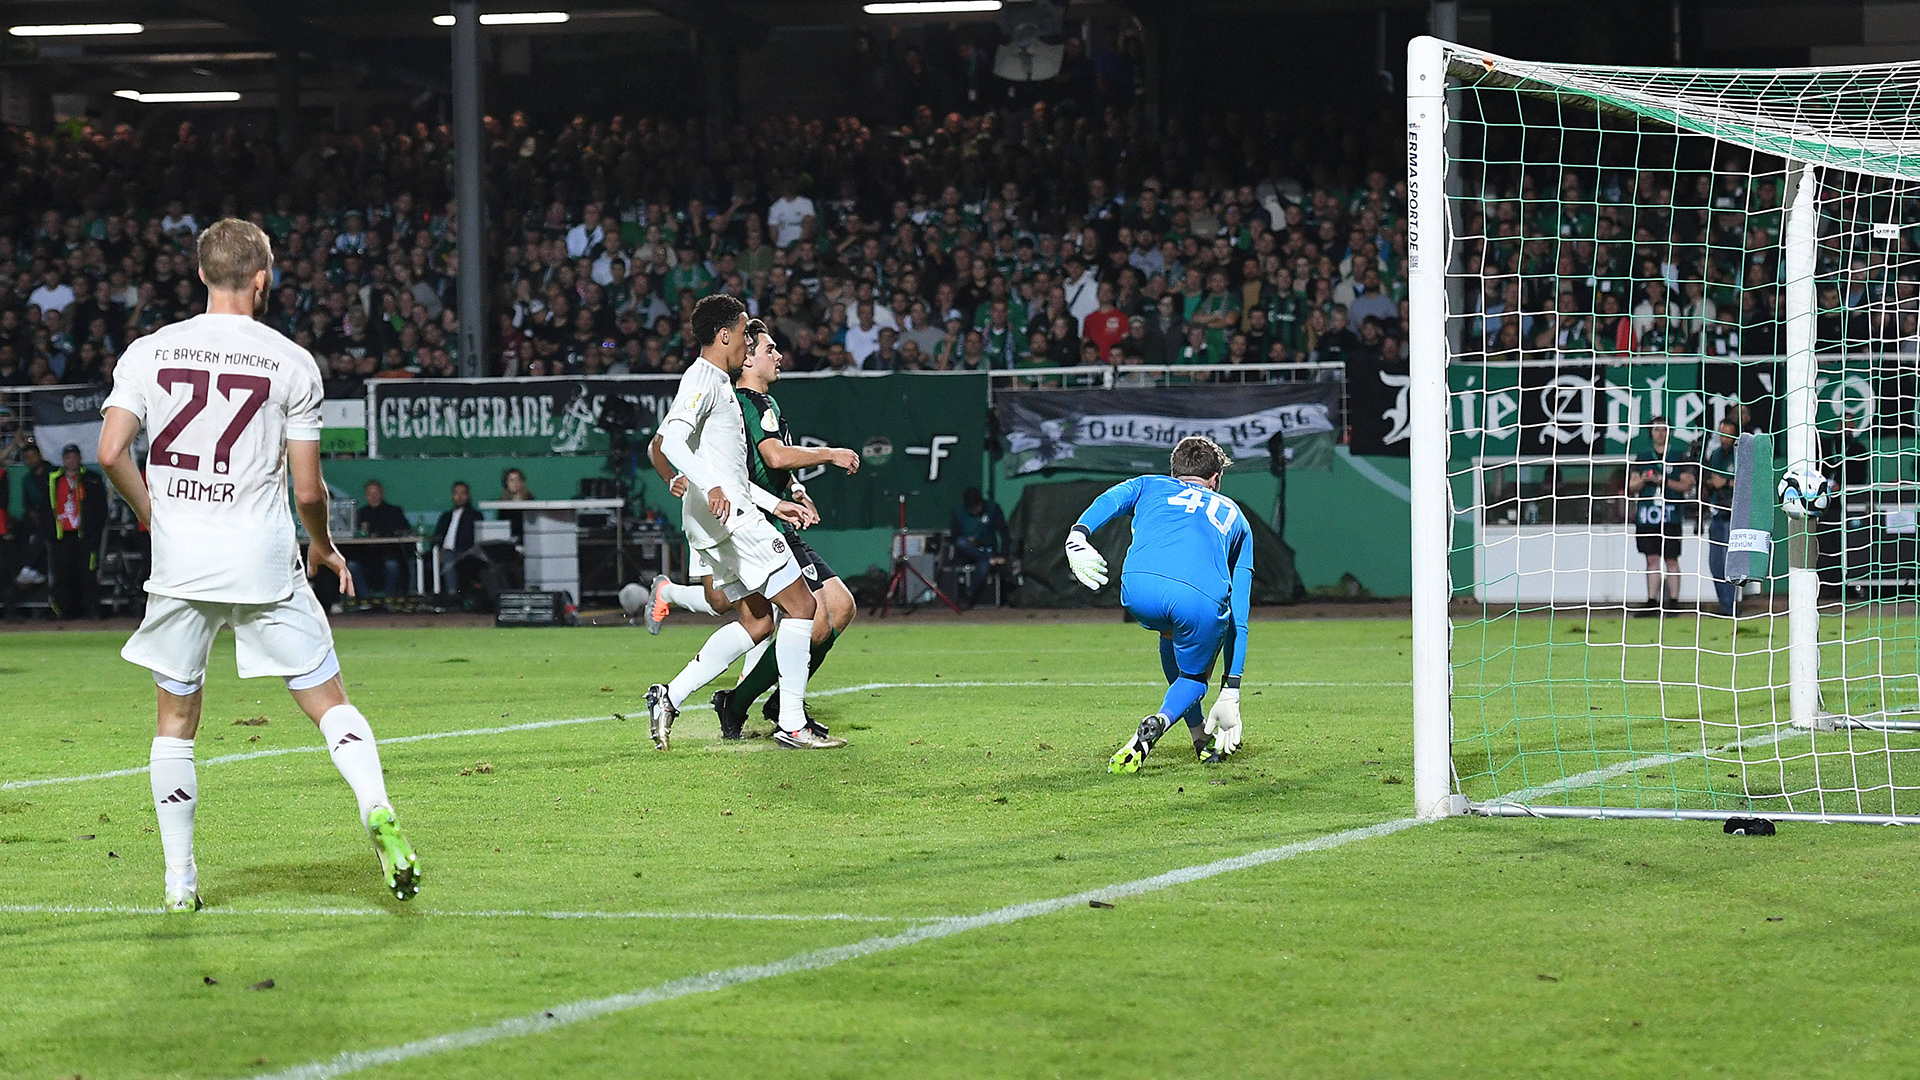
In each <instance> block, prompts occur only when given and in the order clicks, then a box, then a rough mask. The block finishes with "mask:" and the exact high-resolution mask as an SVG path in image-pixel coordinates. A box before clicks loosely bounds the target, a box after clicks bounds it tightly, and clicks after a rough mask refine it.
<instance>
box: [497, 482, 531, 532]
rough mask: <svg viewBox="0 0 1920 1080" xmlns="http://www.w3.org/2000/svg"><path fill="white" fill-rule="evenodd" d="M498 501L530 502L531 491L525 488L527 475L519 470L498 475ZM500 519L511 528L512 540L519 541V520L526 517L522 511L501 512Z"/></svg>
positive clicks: (520, 524) (520, 523)
mask: <svg viewBox="0 0 1920 1080" xmlns="http://www.w3.org/2000/svg"><path fill="white" fill-rule="evenodd" d="M500 500H501V501H502V502H531V501H532V500H533V489H532V488H529V487H528V486H527V474H526V473H523V472H521V471H520V470H519V469H508V470H506V471H505V472H502V473H501V474H500ZM499 514H500V519H501V520H502V521H505V522H507V523H508V524H510V525H512V526H513V538H514V539H515V540H518V539H520V530H521V529H522V528H523V527H524V524H525V523H524V522H523V521H522V520H521V519H522V518H524V517H526V514H525V513H524V512H523V511H519V510H502V511H500V512H499Z"/></svg>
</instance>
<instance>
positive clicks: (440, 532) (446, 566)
mask: <svg viewBox="0 0 1920 1080" xmlns="http://www.w3.org/2000/svg"><path fill="white" fill-rule="evenodd" d="M472 503H473V489H472V488H470V487H468V486H467V482H466V481H465V480H455V481H454V482H453V506H452V507H450V508H448V509H447V510H446V511H445V512H443V513H442V514H441V515H440V520H439V521H437V522H435V523H434V526H433V553H434V558H436V559H438V560H439V561H440V588H441V589H442V590H444V591H447V592H456V593H463V592H466V591H467V590H468V589H469V588H470V587H471V584H472V583H471V580H470V579H472V578H473V577H474V573H473V571H474V570H477V569H479V567H478V566H477V565H475V564H476V563H477V562H478V560H477V558H476V557H475V556H474V554H473V523H474V522H476V521H478V520H480V513H479V511H477V510H475V509H474V508H473V506H472Z"/></svg>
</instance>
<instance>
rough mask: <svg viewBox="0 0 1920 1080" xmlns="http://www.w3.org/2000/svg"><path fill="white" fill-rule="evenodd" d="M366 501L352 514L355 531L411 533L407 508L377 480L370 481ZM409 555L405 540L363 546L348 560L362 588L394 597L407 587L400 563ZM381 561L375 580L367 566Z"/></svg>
mask: <svg viewBox="0 0 1920 1080" xmlns="http://www.w3.org/2000/svg"><path fill="white" fill-rule="evenodd" d="M366 496H367V504H366V505H365V506H362V507H361V508H360V509H359V510H358V511H357V512H355V514H354V516H353V524H354V528H355V530H356V531H358V532H359V534H360V535H362V536H412V535H413V526H412V525H411V524H410V523H409V522H408V521H407V512H406V511H405V510H402V509H400V507H399V506H397V505H395V504H393V503H390V502H388V501H387V489H386V488H385V487H384V486H382V485H381V483H380V481H378V480H369V481H367V487H366ZM407 557H408V551H407V548H406V546H405V545H403V544H370V545H367V546H365V547H363V548H361V550H360V552H359V553H358V554H356V555H353V556H350V557H349V558H348V560H347V569H348V570H350V571H352V572H353V580H354V582H355V583H356V584H357V585H359V587H360V588H363V589H367V590H368V591H369V592H370V593H371V594H372V595H374V596H383V597H394V596H400V595H403V594H404V593H405V592H406V588H405V587H404V585H403V584H402V582H404V581H405V578H403V577H402V576H401V573H402V570H401V564H402V562H403V561H404V560H405V559H406V558H407ZM376 561H377V562H378V563H379V564H380V568H381V569H382V570H383V571H384V574H383V576H382V577H381V578H380V579H379V580H376V579H374V578H372V577H370V576H368V574H367V572H366V569H365V566H366V564H367V563H370V562H376Z"/></svg>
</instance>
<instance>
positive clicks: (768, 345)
mask: <svg viewBox="0 0 1920 1080" xmlns="http://www.w3.org/2000/svg"><path fill="white" fill-rule="evenodd" d="M783 360H784V357H782V356H781V354H780V348H779V346H778V345H776V344H775V343H774V341H773V335H772V333H770V332H769V331H768V329H767V324H766V323H764V322H762V321H760V320H759V319H749V320H748V321H747V357H746V360H745V362H744V363H743V364H742V365H741V368H740V372H739V374H738V375H737V376H736V377H735V380H734V396H735V397H736V398H738V399H739V401H740V408H741V414H742V416H743V417H744V419H745V422H746V429H747V455H748V462H747V471H748V473H749V475H750V476H751V478H752V480H753V483H754V485H755V486H756V487H759V488H760V489H761V490H763V491H769V492H786V493H787V494H788V495H790V496H791V498H792V499H793V501H794V502H797V503H800V504H802V505H804V506H806V507H807V508H808V509H809V510H814V509H815V507H814V505H813V500H812V499H810V498H808V496H807V489H806V487H805V485H803V484H801V483H800V481H799V480H798V479H796V478H795V477H794V475H793V470H796V469H805V468H812V467H815V466H825V465H837V466H839V467H840V468H843V469H845V470H846V471H847V472H848V473H855V472H858V471H859V470H860V455H859V454H858V453H856V452H854V451H852V450H848V449H845V448H841V447H831V446H799V445H796V444H795V441H794V438H793V432H792V429H790V428H789V427H788V426H787V422H786V419H785V418H784V417H782V416H781V415H780V406H779V403H777V402H776V401H774V399H773V397H772V395H771V394H769V393H768V391H769V390H771V389H772V387H773V384H774V383H775V382H776V381H778V380H779V378H780V367H781V363H782V361H783ZM652 458H653V467H654V470H655V471H656V472H658V473H659V474H660V478H661V479H663V480H665V481H667V490H668V491H669V492H670V493H672V494H673V495H675V496H676V497H678V496H682V495H684V494H685V493H686V490H687V478H686V477H684V476H680V475H677V474H676V473H674V471H673V467H672V465H671V464H670V463H668V462H667V460H666V456H665V455H664V454H662V453H660V440H659V439H658V438H655V439H654V443H653V447H652ZM816 513H817V510H816ZM781 525H782V528H783V531H784V532H785V534H786V538H787V543H788V544H790V545H791V546H792V547H793V557H794V558H795V559H796V560H798V561H799V563H800V575H801V577H802V578H804V579H805V580H806V583H807V587H808V588H809V589H812V590H813V594H814V599H815V600H817V601H819V603H820V605H821V606H822V607H824V608H825V609H826V610H825V615H824V617H822V616H819V615H816V616H815V618H814V622H813V649H812V659H811V663H810V667H809V674H811V673H812V672H813V671H818V670H819V668H820V662H821V661H822V660H824V659H825V658H826V655H827V652H828V650H830V649H832V648H833V643H834V641H835V640H836V639H837V638H838V637H839V636H840V634H841V632H842V631H844V630H846V628H847V627H848V626H849V625H850V624H851V623H852V622H853V615H854V609H855V607H856V605H855V603H854V600H853V592H852V590H850V589H848V588H847V585H846V582H844V581H842V580H841V579H840V575H838V574H836V573H834V570H833V568H832V567H831V566H829V565H827V561H826V560H825V559H823V558H821V557H820V555H819V553H818V552H816V551H814V550H813V548H812V547H811V546H809V545H808V544H807V542H806V541H805V540H804V539H802V538H801V536H800V534H799V531H798V530H796V529H793V528H791V527H788V526H785V524H784V523H781ZM689 555H690V558H689V560H688V561H689V566H688V574H689V576H690V577H692V578H695V579H698V580H699V581H700V583H699V584H697V585H674V584H673V583H672V581H671V580H670V579H668V578H667V577H666V576H665V575H664V574H663V575H661V576H660V577H658V578H656V579H654V583H653V590H652V593H651V596H650V597H648V598H647V599H646V600H645V601H644V602H645V603H648V604H650V605H651V609H650V610H649V611H648V612H647V629H649V630H657V629H658V627H659V626H660V624H661V623H662V622H664V621H665V620H666V618H667V613H668V610H669V609H670V607H672V606H673V605H676V604H677V605H679V606H681V607H685V608H687V609H688V610H691V611H696V612H699V613H701V614H707V615H723V614H725V613H726V612H727V611H729V610H731V606H732V605H731V604H729V603H728V601H727V598H726V597H725V596H722V595H720V594H719V593H718V591H717V590H715V589H714V587H713V577H712V573H711V568H709V567H707V566H706V565H705V564H704V562H703V561H702V560H701V559H700V558H699V553H698V552H690V553H689ZM635 588H636V589H637V587H635ZM689 597H691V600H689ZM635 600H636V602H639V601H640V598H639V597H636V598H635ZM768 651H769V650H768V648H767V643H766V642H764V641H763V642H761V643H760V644H759V645H756V646H754V648H753V651H752V652H749V653H748V654H747V659H746V663H745V664H744V665H742V669H741V672H740V683H739V685H737V686H735V687H734V688H733V689H732V690H717V691H715V692H714V695H713V706H714V711H715V712H716V713H718V714H719V717H720V737H721V738H723V739H738V738H740V737H741V732H742V730H743V729H744V727H745V724H746V718H747V711H748V710H749V709H750V708H752V706H753V703H754V701H755V700H757V699H758V698H759V697H760V695H761V694H764V693H766V692H767V690H768V688H769V687H771V686H773V684H774V681H775V679H776V678H777V671H776V666H775V663H774V658H773V657H772V656H769V655H767V653H768ZM779 697H780V695H779V692H778V691H775V692H774V693H773V695H772V696H770V697H769V698H768V699H767V707H766V710H765V713H766V716H767V719H768V720H769V721H772V720H774V719H775V718H776V717H777V715H778V710H779ZM807 725H808V726H809V727H811V728H813V729H814V730H815V731H817V732H819V733H820V734H822V735H824V734H826V733H827V729H826V727H825V726H824V725H822V724H820V723H818V722H816V721H814V720H812V719H811V718H809V719H808V721H807Z"/></svg>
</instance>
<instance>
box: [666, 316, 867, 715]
mask: <svg viewBox="0 0 1920 1080" xmlns="http://www.w3.org/2000/svg"><path fill="white" fill-rule="evenodd" d="M689 323H690V324H691V329H692V331H693V336H694V340H695V341H696V342H698V343H699V346H700V358H699V359H698V360H696V361H694V363H693V366H692V367H689V368H688V369H687V372H686V374H685V375H683V376H681V378H680V391H679V393H678V394H677V395H676V396H675V398H674V401H673V408H672V409H671V410H669V411H668V413H667V415H666V418H665V419H664V420H663V421H662V422H661V424H660V451H661V453H662V454H664V455H666V458H667V460H668V461H669V462H671V463H672V464H673V467H674V468H675V469H676V470H678V471H679V472H680V473H681V474H682V475H684V476H686V478H687V480H688V482H689V487H688V489H687V493H686V495H685V496H683V497H682V499H681V527H682V528H683V529H684V530H685V531H686V534H687V540H688V542H689V543H690V544H692V545H693V548H694V550H695V551H696V552H698V553H699V555H700V557H701V559H702V560H703V561H704V562H705V563H706V564H707V565H708V566H709V567H711V568H712V570H713V585H714V588H715V589H717V590H718V591H719V592H720V593H721V594H722V595H724V596H725V597H726V598H727V599H728V600H729V601H731V602H732V603H734V604H735V605H736V606H737V607H738V608H739V611H740V621H739V622H737V623H728V624H727V625H725V626H722V627H721V628H720V629H718V630H716V631H714V632H713V636H711V637H709V638H708V639H707V642H706V644H704V645H702V646H701V647H700V651H699V652H698V653H695V654H694V657H693V659H692V660H690V661H689V662H688V663H687V666H686V667H685V668H683V669H682V670H681V672H680V674H678V675H676V676H674V678H673V681H672V682H669V683H655V684H654V685H652V686H650V687H648V688H647V711H648V714H649V721H650V723H649V725H648V729H649V734H650V735H651V736H652V738H653V745H654V747H655V748H656V749H660V750H665V749H667V746H668V739H669V736H670V734H671V732H672V729H673V721H674V718H675V717H677V716H678V715H679V713H680V706H681V705H682V704H684V703H685V702H686V700H687V698H688V697H689V696H691V695H692V694H693V692H694V691H696V690H698V689H700V688H701V687H703V686H705V685H706V684H707V683H709V682H712V681H713V680H714V678H715V677H717V676H718V675H719V674H720V673H721V672H723V671H725V670H727V668H729V667H731V666H732V665H733V662H734V661H735V660H738V659H740V657H742V656H744V655H746V653H747V652H748V651H749V650H751V649H752V648H753V647H754V646H755V645H757V644H759V643H760V642H762V641H765V640H766V639H767V637H768V635H773V637H774V644H773V654H774V659H775V663H776V664H777V665H778V669H779V673H780V715H779V730H777V731H776V732H775V733H774V739H775V740H776V741H778V742H779V743H780V745H782V746H786V747H790V748H793V749H797V750H819V749H828V748H831V747H834V746H839V745H844V741H843V740H840V739H834V738H831V737H828V736H823V735H821V734H819V733H818V732H816V731H814V730H812V729H810V728H808V727H807V722H806V698H807V666H808V660H809V652H810V651H811V648H812V644H813V641H812V639H813V619H814V614H815V611H816V609H817V605H816V604H815V603H814V599H813V593H812V591H811V590H809V589H808V588H807V586H806V583H805V580H804V579H803V578H802V576H801V573H800V564H799V563H798V562H797V561H795V559H794V557H793V550H792V546H791V545H790V544H788V543H787V539H786V538H785V537H784V536H781V535H780V532H779V530H777V529H775V528H774V527H773V525H772V524H771V523H770V522H769V521H768V520H767V517H766V515H765V514H762V513H759V512H757V511H756V510H755V509H754V508H755V507H758V508H759V509H760V510H764V511H766V512H767V513H770V514H773V515H775V516H776V517H778V518H779V519H780V520H782V521H785V522H788V523H789V524H792V525H797V526H806V525H811V524H813V523H814V522H815V521H818V520H819V518H818V516H817V515H815V514H814V513H813V512H812V511H811V510H808V509H807V508H806V507H805V506H802V505H800V504H799V503H794V502H790V501H787V500H784V499H781V498H779V497H778V496H776V495H773V494H772V493H770V492H767V491H763V490H761V489H760V488H759V487H758V486H756V485H755V484H754V483H753V481H752V478H751V477H750V476H749V475H748V473H747V435H746V423H745V418H744V416H743V414H742V412H741V409H740V402H739V399H737V398H736V397H734V394H733V374H734V373H735V372H737V371H739V370H740V367H741V365H742V364H743V363H745V361H746V355H747V332H746V331H747V311H746V305H744V304H742V303H741V302H740V301H739V299H737V298H736V297H732V296H728V295H726V294H724V293H719V294H715V295H713V296H708V297H706V298H704V299H702V300H701V301H700V302H699V303H698V304H695V305H694V308H693V316H692V318H691V319H690V320H689ZM774 604H778V605H779V606H780V609H781V611H783V612H785V613H786V618H785V619H783V620H781V622H780V625H779V628H778V629H777V630H776V629H775V628H774V619H773V605H774Z"/></svg>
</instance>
